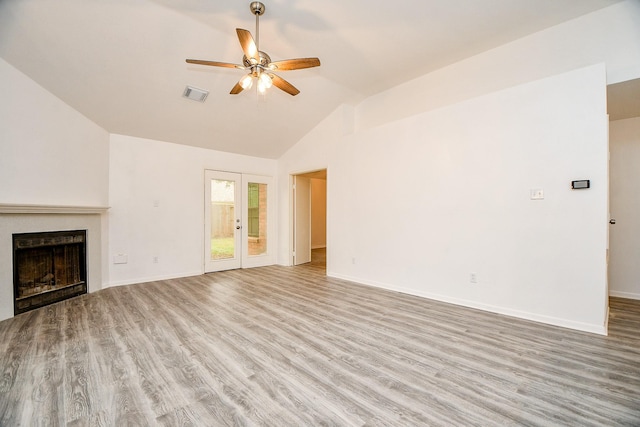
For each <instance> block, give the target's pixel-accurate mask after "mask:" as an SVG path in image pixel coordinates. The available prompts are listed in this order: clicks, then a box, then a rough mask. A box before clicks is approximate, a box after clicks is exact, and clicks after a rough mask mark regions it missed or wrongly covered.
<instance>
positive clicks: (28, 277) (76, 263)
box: [13, 230, 87, 315]
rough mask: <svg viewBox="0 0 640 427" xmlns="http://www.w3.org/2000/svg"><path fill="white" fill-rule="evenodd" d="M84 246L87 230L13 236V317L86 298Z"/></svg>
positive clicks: (85, 250) (85, 248) (85, 249)
mask: <svg viewBox="0 0 640 427" xmlns="http://www.w3.org/2000/svg"><path fill="white" fill-rule="evenodd" d="M86 242H87V231H86V230H75V231H52V232H45V233H21V234H14V235H13V284H14V291H13V295H14V314H16V315H17V314H20V313H24V312H26V311H29V310H34V309H36V308H39V307H43V306H45V305H48V304H53V303H55V302H58V301H62V300H65V299H68V298H72V297H75V296H77V295H82V294H86V293H87V255H86V252H87V246H86Z"/></svg>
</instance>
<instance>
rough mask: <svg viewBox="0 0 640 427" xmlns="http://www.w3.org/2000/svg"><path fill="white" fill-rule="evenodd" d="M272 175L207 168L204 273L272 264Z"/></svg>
mask: <svg viewBox="0 0 640 427" xmlns="http://www.w3.org/2000/svg"><path fill="white" fill-rule="evenodd" d="M270 185H271V178H270V177H264V176H255V175H243V174H238V173H230V172H218V171H210V170H207V171H205V272H212V271H221V270H230V269H235V268H243V267H245V268H246V267H256V266H259V265H269V264H272V263H273V257H272V256H271V255H270V251H269V236H270V232H269V230H270V222H269V219H270V218H273V217H274V216H273V213H271V214H270V211H271V210H272V205H273V203H270V202H269V199H270V198H271V197H272V194H271V191H269V190H270Z"/></svg>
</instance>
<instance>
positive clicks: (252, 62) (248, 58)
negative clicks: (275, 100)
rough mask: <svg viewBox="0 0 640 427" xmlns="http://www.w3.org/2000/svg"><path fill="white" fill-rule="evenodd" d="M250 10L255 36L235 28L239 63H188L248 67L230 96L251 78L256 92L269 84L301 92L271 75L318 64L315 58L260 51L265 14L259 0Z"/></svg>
mask: <svg viewBox="0 0 640 427" xmlns="http://www.w3.org/2000/svg"><path fill="white" fill-rule="evenodd" d="M249 9H250V10H251V13H253V14H254V15H255V16H256V38H255V40H254V38H253V36H252V35H251V33H250V32H249V31H248V30H243V29H242V28H236V33H237V34H238V39H239V40H240V46H241V47H242V51H243V52H244V56H243V57H242V65H239V64H231V63H228V62H218V61H204V60H200V59H187V62H188V63H189V64H200V65H210V66H213V67H224V68H238V69H240V70H249V73H248V74H245V75H244V76H243V77H242V78H241V79H240V80H239V81H238V83H236V85H235V86H234V87H233V88H232V89H231V92H230V93H231V94H232V95H237V94H239V93H240V92H242V91H243V90H245V89H249V88H250V87H251V86H252V85H253V80H254V79H255V80H257V82H258V83H257V86H258V92H260V93H264V92H265V91H266V90H267V89H269V88H270V87H271V86H272V85H274V86H276V87H277V88H279V89H282V90H283V91H285V92H287V93H288V94H289V95H293V96H295V95H297V94H299V93H300V91H299V90H298V89H296V88H295V87H294V86H293V85H292V84H291V83H289V82H288V81H286V80H285V79H283V78H282V77H280V76H278V75H277V74H274V73H273V72H274V71H289V70H300V69H303V68H312V67H318V66H320V60H319V59H318V58H296V59H285V60H282V61H271V57H269V55H267V54H266V53H265V52H263V51H261V50H260V16H261V15H262V14H264V11H265V7H264V4H262V3H261V2H259V1H254V2H251V4H249Z"/></svg>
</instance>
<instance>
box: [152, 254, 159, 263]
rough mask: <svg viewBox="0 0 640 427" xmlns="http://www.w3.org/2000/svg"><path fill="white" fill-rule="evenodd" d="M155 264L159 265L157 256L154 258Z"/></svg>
mask: <svg viewBox="0 0 640 427" xmlns="http://www.w3.org/2000/svg"><path fill="white" fill-rule="evenodd" d="M153 263H154V264H157V263H158V257H157V256H154V257H153Z"/></svg>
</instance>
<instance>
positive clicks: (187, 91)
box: [182, 86, 209, 102]
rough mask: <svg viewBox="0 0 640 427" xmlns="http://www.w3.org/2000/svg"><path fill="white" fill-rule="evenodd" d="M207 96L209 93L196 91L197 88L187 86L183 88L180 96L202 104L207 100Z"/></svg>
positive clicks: (201, 90) (202, 90) (200, 90)
mask: <svg viewBox="0 0 640 427" xmlns="http://www.w3.org/2000/svg"><path fill="white" fill-rule="evenodd" d="M207 95H209V91H207V90H204V89H198V88H197V87H193V86H187V87H186V88H184V92H183V93H182V96H184V97H185V98H189V99H192V100H194V101H199V102H204V100H205V99H207Z"/></svg>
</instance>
